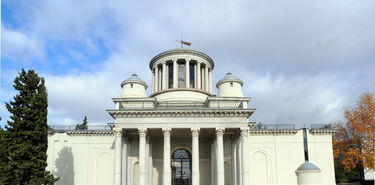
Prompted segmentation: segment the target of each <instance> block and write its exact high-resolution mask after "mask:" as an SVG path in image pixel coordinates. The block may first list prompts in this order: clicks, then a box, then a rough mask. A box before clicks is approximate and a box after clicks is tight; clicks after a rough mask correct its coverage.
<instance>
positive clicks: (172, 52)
mask: <svg viewBox="0 0 375 185" xmlns="http://www.w3.org/2000/svg"><path fill="white" fill-rule="evenodd" d="M179 54H189V55H194V56H198V57H202V58H204V59H205V60H206V61H207V62H209V63H210V64H211V67H212V69H214V66H215V64H214V61H213V60H212V59H211V57H209V56H208V55H206V54H204V53H202V52H200V51H195V50H190V49H172V50H168V51H165V52H162V53H159V54H158V55H156V56H155V57H154V58H152V59H151V61H150V64H149V67H150V69H151V70H152V66H153V64H154V63H155V62H156V61H158V60H159V59H161V58H164V57H166V56H170V55H179Z"/></svg>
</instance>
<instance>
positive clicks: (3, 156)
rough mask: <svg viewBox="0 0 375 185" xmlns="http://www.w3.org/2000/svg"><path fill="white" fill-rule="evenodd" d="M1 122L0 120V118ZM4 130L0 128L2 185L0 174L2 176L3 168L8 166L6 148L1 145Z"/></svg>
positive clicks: (0, 172)
mask: <svg viewBox="0 0 375 185" xmlns="http://www.w3.org/2000/svg"><path fill="white" fill-rule="evenodd" d="M0 120H1V118H0ZM3 136H4V130H3V128H1V126H0V184H4V183H5V182H4V177H3V175H1V174H4V171H5V168H6V166H7V164H8V155H7V148H6V145H4V144H1V143H4V142H3V141H4V139H3Z"/></svg>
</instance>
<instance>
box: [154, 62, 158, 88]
mask: <svg viewBox="0 0 375 185" xmlns="http://www.w3.org/2000/svg"><path fill="white" fill-rule="evenodd" d="M158 84H159V67H158V66H156V67H155V90H154V92H157V91H158V89H159V86H158Z"/></svg>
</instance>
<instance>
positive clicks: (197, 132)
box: [191, 128, 200, 137]
mask: <svg viewBox="0 0 375 185" xmlns="http://www.w3.org/2000/svg"><path fill="white" fill-rule="evenodd" d="M199 132H200V128H192V129H191V135H192V136H193V137H198V136H199Z"/></svg>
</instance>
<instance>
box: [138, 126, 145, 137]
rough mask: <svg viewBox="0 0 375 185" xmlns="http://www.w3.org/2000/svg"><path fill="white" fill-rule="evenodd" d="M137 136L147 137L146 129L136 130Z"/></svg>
mask: <svg viewBox="0 0 375 185" xmlns="http://www.w3.org/2000/svg"><path fill="white" fill-rule="evenodd" d="M138 134H139V136H146V135H147V128H138Z"/></svg>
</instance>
